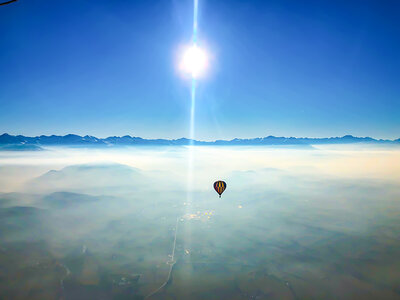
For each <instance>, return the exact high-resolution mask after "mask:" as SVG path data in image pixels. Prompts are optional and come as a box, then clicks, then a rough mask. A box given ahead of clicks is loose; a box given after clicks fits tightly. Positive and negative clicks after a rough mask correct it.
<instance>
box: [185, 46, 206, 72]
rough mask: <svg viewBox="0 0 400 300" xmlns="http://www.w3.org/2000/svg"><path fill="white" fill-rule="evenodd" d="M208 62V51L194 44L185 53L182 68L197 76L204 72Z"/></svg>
mask: <svg viewBox="0 0 400 300" xmlns="http://www.w3.org/2000/svg"><path fill="white" fill-rule="evenodd" d="M207 62H208V61H207V54H206V52H205V51H204V50H203V49H201V48H199V47H198V46H197V45H192V46H191V47H189V48H187V49H186V51H185V52H184V54H183V57H182V61H181V70H182V71H184V72H185V73H188V74H190V75H191V76H192V77H193V78H197V77H198V76H200V75H202V74H203V73H204V71H205V69H206V67H207Z"/></svg>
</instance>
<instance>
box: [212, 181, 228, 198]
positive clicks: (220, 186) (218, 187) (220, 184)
mask: <svg viewBox="0 0 400 300" xmlns="http://www.w3.org/2000/svg"><path fill="white" fill-rule="evenodd" d="M225 189H226V183H225V181H221V180H218V181H216V182H214V190H215V191H216V192H217V193H218V195H219V197H220V198H221V195H222V193H223V192H224V191H225Z"/></svg>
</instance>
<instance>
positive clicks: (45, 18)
mask: <svg viewBox="0 0 400 300" xmlns="http://www.w3.org/2000/svg"><path fill="white" fill-rule="evenodd" d="M192 9H193V3H192V1H190V0H189V1H188V0H181V1H178V0H173V1H171V0H170V1H128V0H113V1H106V0H97V1H84V0H79V1H78V0H70V1H50V0H35V1H28V0H20V1H18V2H16V3H13V4H10V5H7V6H1V7H0V79H1V81H0V131H1V132H8V133H10V134H24V135H40V134H67V133H76V134H81V135H85V134H89V135H95V136H99V137H105V136H110V135H125V134H129V135H134V136H142V137H148V138H156V137H159V138H179V137H182V136H186V137H187V136H189V116H190V113H189V112H190V82H188V81H187V80H185V79H183V78H182V76H180V74H179V72H178V71H177V66H176V65H177V62H176V61H177V56H178V52H179V49H180V47H181V46H182V45H183V44H185V43H188V42H189V41H190V38H191V31H192ZM199 10H200V11H199V36H198V38H199V43H200V44H201V45H202V46H203V47H205V48H206V49H207V51H208V52H209V53H210V54H211V66H210V68H209V70H208V74H207V76H206V77H204V78H203V79H202V80H200V81H199V82H198V94H197V95H198V97H197V105H196V120H195V132H196V133H195V136H196V138H197V139H203V140H213V139H230V138H234V137H258V136H267V135H279V136H310V137H316V136H340V135H345V134H353V135H358V136H372V137H377V138H398V137H400V84H399V82H400V71H399V70H400V69H399V67H400V18H399V17H398V12H399V11H400V2H398V1H222V0H220V1H216V0H213V1H211V0H206V1H205V0H199Z"/></svg>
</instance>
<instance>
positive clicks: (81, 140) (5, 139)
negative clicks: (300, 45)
mask: <svg viewBox="0 0 400 300" xmlns="http://www.w3.org/2000/svg"><path fill="white" fill-rule="evenodd" d="M352 143H369V144H399V145H400V138H399V139H395V140H383V139H374V138H371V137H355V136H352V135H345V136H342V137H329V138H307V137H300V138H296V137H276V136H271V135H270V136H267V137H262V138H252V139H238V138H236V139H233V140H216V141H211V142H208V141H198V140H190V139H187V138H180V139H175V140H174V139H172V140H169V139H144V138H141V137H134V136H129V135H125V136H122V137H119V136H110V137H107V138H97V137H94V136H89V135H85V136H80V135H76V134H67V135H64V136H59V135H50V136H46V135H41V136H36V137H28V136H23V135H9V134H7V133H4V134H2V135H0V145H3V147H4V146H5V145H15V146H16V149H17V148H18V145H25V146H28V145H37V146H40V145H94V146H107V145H152V146H153V145H154V146H155V145H164V146H178V145H190V144H193V145H210V146H213V145H226V146H231V145H232V146H233V145H317V144H352Z"/></svg>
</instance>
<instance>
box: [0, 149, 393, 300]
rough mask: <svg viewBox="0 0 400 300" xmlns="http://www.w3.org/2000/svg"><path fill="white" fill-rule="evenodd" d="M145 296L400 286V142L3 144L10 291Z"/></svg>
mask: <svg viewBox="0 0 400 300" xmlns="http://www.w3.org/2000/svg"><path fill="white" fill-rule="evenodd" d="M216 180H224V181H225V182H226V183H227V189H226V191H225V192H224V193H223V195H222V197H221V198H218V195H217V193H216V192H215V191H214V190H213V183H214V181H216ZM174 245H175V247H174ZM169 274H170V276H169ZM160 287H161V288H160ZM159 288H160V289H159ZM146 296H148V298H149V299H354V298H357V297H358V298H360V299H369V298H370V299H399V297H400V148H399V147H395V146H390V147H382V146H373V145H344V146H338V145H329V146H313V147H311V146H304V147H289V146H283V147H240V146H237V147H203V146H200V147H112V148H79V147H53V148H46V149H45V150H43V151H0V298H1V299H3V298H4V299H21V298H30V299H113V298H117V299H125V298H126V299H143V298H145V297H146Z"/></svg>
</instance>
